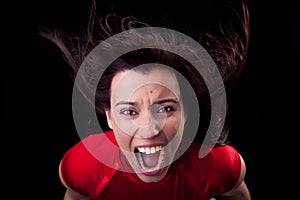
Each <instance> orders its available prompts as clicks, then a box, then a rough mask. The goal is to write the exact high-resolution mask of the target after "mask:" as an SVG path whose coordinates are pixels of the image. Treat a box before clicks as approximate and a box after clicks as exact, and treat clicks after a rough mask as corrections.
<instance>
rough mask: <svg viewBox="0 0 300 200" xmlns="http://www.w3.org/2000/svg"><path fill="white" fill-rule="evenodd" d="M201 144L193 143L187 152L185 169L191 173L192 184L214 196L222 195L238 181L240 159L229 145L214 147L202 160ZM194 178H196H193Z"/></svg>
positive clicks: (234, 149)
mask: <svg viewBox="0 0 300 200" xmlns="http://www.w3.org/2000/svg"><path fill="white" fill-rule="evenodd" d="M201 146H202V147H203V145H201V144H197V143H193V144H192V145H191V146H190V148H189V149H188V151H187V154H188V156H187V158H188V160H185V161H184V165H185V168H187V170H189V171H190V172H192V173H193V176H192V177H194V178H193V180H191V182H192V184H193V185H195V187H198V188H199V187H200V188H206V189H207V190H209V191H204V192H205V193H207V192H213V193H214V194H222V193H224V192H226V191H229V190H231V189H232V188H233V187H234V186H235V185H236V183H237V182H238V180H239V177H240V173H241V164H242V163H241V158H240V155H239V153H238V151H237V150H236V148H234V147H233V146H231V145H215V146H214V147H213V148H212V149H211V150H210V152H209V153H208V154H207V155H206V156H205V157H203V158H199V156H198V155H199V150H200V148H201ZM195 177H196V178H195Z"/></svg>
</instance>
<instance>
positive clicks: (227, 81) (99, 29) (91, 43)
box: [38, 1, 249, 143]
mask: <svg viewBox="0 0 300 200" xmlns="http://www.w3.org/2000/svg"><path fill="white" fill-rule="evenodd" d="M242 9H243V12H242V13H243V15H242V17H240V15H237V18H238V19H239V22H240V24H241V26H242V28H241V30H235V29H234V28H233V27H232V26H225V25H219V27H218V30H219V31H218V33H217V34H215V33H214V34H212V33H206V34H205V35H204V36H203V38H202V40H201V41H200V43H201V44H202V46H203V47H205V49H206V50H207V52H208V53H209V54H210V56H211V57H212V58H213V60H214V61H215V63H216V65H217V67H218V69H219V71H220V74H221V76H222V78H223V81H224V85H225V88H226V90H227V91H229V90H230V89H231V88H232V87H233V86H234V85H235V83H236V81H237V80H238V77H239V76H240V74H241V72H242V71H243V68H244V65H245V62H246V56H247V51H248V44H249V13H248V9H247V6H246V4H245V3H243V4H242ZM148 26H150V25H148V24H147V23H145V22H142V21H141V20H138V19H136V18H135V17H132V16H128V17H120V16H119V15H117V14H115V13H111V14H108V15H107V16H106V17H105V18H104V19H103V18H100V19H99V20H98V18H97V16H96V3H95V1H93V5H92V10H91V14H90V19H89V23H88V27H87V31H86V33H85V35H84V36H83V37H77V36H70V34H67V33H65V32H63V31H58V30H49V29H47V28H41V29H40V31H39V33H38V34H39V35H41V36H43V37H45V38H47V39H49V40H51V41H52V42H54V43H55V44H56V45H57V46H58V47H59V48H60V49H61V51H62V52H63V55H64V57H65V60H66V61H67V63H68V64H69V65H70V66H71V67H72V69H73V71H74V74H73V75H74V77H75V75H76V73H77V71H78V69H79V67H80V66H81V64H82V62H83V60H84V59H85V58H86V56H87V55H88V54H89V53H90V52H91V51H92V50H93V49H94V48H95V47H96V46H97V45H98V44H99V43H101V42H102V41H104V40H105V39H107V38H109V37H110V36H113V35H115V34H117V33H119V32H121V31H125V30H129V29H134V28H139V27H148ZM120 42H122V41H120ZM132 42H134V40H132ZM128 45H130V44H128ZM182 48H183V49H184V48H187V47H184V46H183V47H182ZM108 50H109V49H108ZM145 63H161V64H165V65H167V66H170V67H172V68H174V69H175V70H177V71H178V72H180V73H181V74H182V75H183V76H185V77H186V78H187V80H189V82H190V84H191V86H192V87H193V89H194V90H195V93H196V95H197V98H198V101H199V104H200V110H201V116H206V119H207V120H202V121H201V122H200V126H199V134H198V135H197V136H199V138H201V139H203V136H204V135H205V134H202V133H203V132H205V131H206V129H207V126H208V124H209V115H210V107H209V94H208V91H207V87H206V85H205V83H204V81H203V79H202V77H201V75H200V74H199V73H198V72H197V70H196V69H195V68H194V67H193V66H192V65H191V64H190V63H189V62H187V61H186V60H184V59H183V58H182V57H180V56H178V55H175V54H173V53H171V52H168V51H164V50H161V49H150V48H148V49H139V50H135V51H132V52H129V53H126V54H124V55H122V56H121V57H119V58H117V59H116V60H115V61H114V62H113V63H111V64H110V66H109V67H108V68H107V69H106V70H105V72H104V73H103V75H102V77H101V78H100V81H99V86H98V88H97V92H96V97H95V108H96V110H97V112H98V113H99V115H100V117H101V116H102V115H103V113H104V112H103V111H104V110H105V109H110V85H111V81H112V78H113V77H114V75H115V74H116V73H118V72H120V71H122V70H125V69H132V68H134V67H136V66H138V65H141V64H145ZM83 83H85V82H83ZM86 84H88V83H87V82H86ZM83 95H84V96H85V97H87V99H88V100H89V101H90V102H94V101H92V100H91V99H89V95H88V94H83ZM100 122H101V120H100ZM102 125H103V124H102ZM227 132H228V131H227V128H226V125H225V127H224V129H223V132H222V134H221V137H220V138H219V139H218V140H219V143H223V142H225V141H226V138H227Z"/></svg>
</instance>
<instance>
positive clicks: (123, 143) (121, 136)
mask: <svg viewBox="0 0 300 200" xmlns="http://www.w3.org/2000/svg"><path fill="white" fill-rule="evenodd" d="M112 124H113V131H114V134H115V137H116V140H117V142H118V145H119V147H120V148H121V150H125V151H130V144H131V141H132V136H129V135H128V134H125V133H124V132H123V131H122V130H121V129H119V128H118V127H117V126H116V124H115V123H112Z"/></svg>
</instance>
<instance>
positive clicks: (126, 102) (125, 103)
mask: <svg viewBox="0 0 300 200" xmlns="http://www.w3.org/2000/svg"><path fill="white" fill-rule="evenodd" d="M135 104H136V103H135V102H131V101H119V102H118V103H116V105H115V106H119V105H131V106H134V105H135Z"/></svg>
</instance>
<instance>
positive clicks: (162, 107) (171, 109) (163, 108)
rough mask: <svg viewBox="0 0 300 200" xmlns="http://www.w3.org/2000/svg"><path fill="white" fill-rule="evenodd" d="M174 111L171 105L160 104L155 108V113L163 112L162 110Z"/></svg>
mask: <svg viewBox="0 0 300 200" xmlns="http://www.w3.org/2000/svg"><path fill="white" fill-rule="evenodd" d="M172 111H175V109H174V107H173V106H160V107H159V108H158V110H157V113H164V112H167V113H168V112H172Z"/></svg>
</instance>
